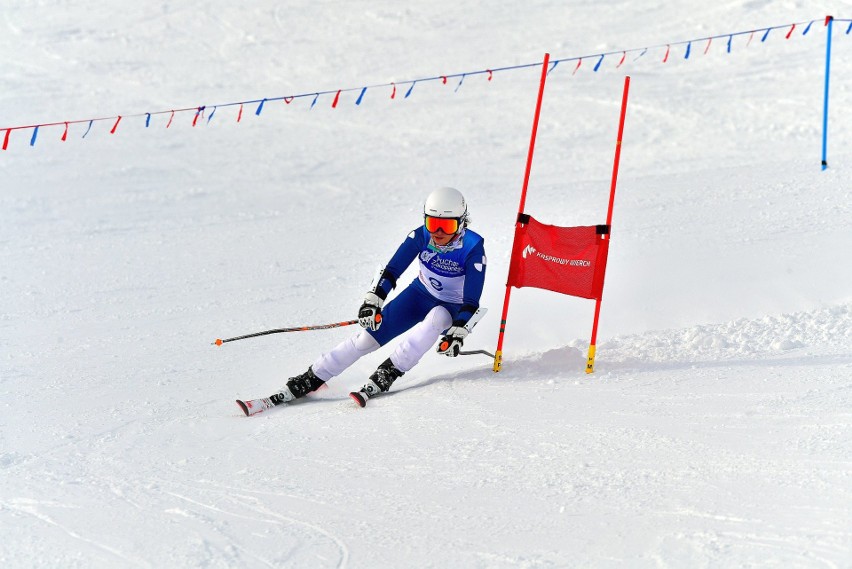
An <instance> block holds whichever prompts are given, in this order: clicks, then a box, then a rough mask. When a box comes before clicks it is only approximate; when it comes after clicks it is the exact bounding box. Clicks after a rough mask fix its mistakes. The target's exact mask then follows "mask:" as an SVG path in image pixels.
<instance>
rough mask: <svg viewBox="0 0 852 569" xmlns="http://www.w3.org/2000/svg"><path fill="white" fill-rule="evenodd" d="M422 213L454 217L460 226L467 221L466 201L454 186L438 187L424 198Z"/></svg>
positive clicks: (430, 215)
mask: <svg viewBox="0 0 852 569" xmlns="http://www.w3.org/2000/svg"><path fill="white" fill-rule="evenodd" d="M423 215H428V216H429V217H453V218H456V219H458V220H459V227H460V228H461V227H464V226H465V225H466V223H467V202H466V201H465V199H464V196H463V195H462V193H461V192H460V191H458V190H457V189H455V188H438V189H437V190H435V191H433V192H432V193H431V194H429V197H428V198H426V204H425V205H424V206H423Z"/></svg>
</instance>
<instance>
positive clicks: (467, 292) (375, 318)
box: [237, 188, 486, 415]
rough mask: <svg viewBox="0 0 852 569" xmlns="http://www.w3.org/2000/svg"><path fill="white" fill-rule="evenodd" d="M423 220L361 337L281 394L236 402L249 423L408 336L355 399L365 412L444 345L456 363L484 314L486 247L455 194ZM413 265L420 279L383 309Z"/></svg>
mask: <svg viewBox="0 0 852 569" xmlns="http://www.w3.org/2000/svg"><path fill="white" fill-rule="evenodd" d="M423 216H424V221H423V225H422V226H420V227H417V228H416V229H414V230H413V231H412V232H411V233H409V234H408V237H407V238H406V239H405V240H404V241H403V243H402V245H400V246H399V248H398V249H397V251H396V253H395V254H394V256H393V257H392V258H391V260H390V262H389V263H388V264H387V266H386V267H385V268H384V270H383V271H382V273H381V277H380V278H378V279H376V280H377V281H378V282H376V283H374V286H373V287H372V289H371V290H370V291H369V292H367V294H366V296H365V297H364V302H363V303H362V304H361V307H360V309H359V310H358V323H359V324H360V325H361V327H362V328H363V330H361V331H360V332H359V333H358V334H356V335H355V336H353V337H351V338H349V339H347V340H344V341H343V342H342V343H340V344H339V345H338V346H337V347H335V348H334V349H333V350H331V351H330V352H328V353H325V354H322V355H321V356H320V357H319V358H317V359H316V361H314V362H313V363H312V364H311V365H310V367H308V370H307V371H306V372H304V373H302V374H300V375H297V376H295V377H291V378H290V379H289V380H288V381H287V385H285V386H284V387H282V388H281V390H280V391H279V392H278V393H276V394H274V395H272V396H270V397H268V398H263V399H256V400H253V401H246V402H242V401H237V403H239V404H240V407H241V408H242V409H243V411H244V412H245V413H246V415H254V414H255V413H259V412H261V411H263V410H265V409H269V408H270V407H273V406H275V405H281V404H282V403H287V402H289V401H293V400H294V399H299V398H301V397H304V396H305V395H307V394H308V393H310V392H311V391H315V390H316V389H318V388H319V387H320V386H321V385H322V384H324V383H325V382H326V381H328V380H330V379H331V378H333V377H335V376H337V375H339V374H341V373H342V372H343V371H344V370H345V369H346V368H348V367H349V366H350V365H352V364H353V363H355V361H357V360H358V359H359V358H360V357H362V356H364V355H366V354H369V353H371V352H373V351H375V350H377V349H379V347H381V346H384V345H385V344H387V343H388V342H390V341H391V340H393V339H394V338H396V337H397V336H399V335H400V334H402V333H403V332H406V331H408V332H409V333H408V334H406V335H405V336H404V337H403V339H402V341H400V342H399V343H398V344H397V345H396V348H395V349H394V351H393V353H391V355H390V357H389V358H388V359H386V360H385V361H384V362H382V363H381V364H380V365H379V367H378V369H376V371H375V372H374V373H373V374H372V375H370V378H369V381H367V383H366V384H365V385H364V387H362V388H361V390H360V391H357V392H352V393H351V394H350V396H351V397H352V398H353V399H354V400H355V401H356V402H357V403H358V405H360V406H361V407H364V406H365V405H366V404H367V400H368V399H369V398H371V397H375V396H376V395H378V394H380V393H384V392H385V391H387V390H388V389H390V386H391V384H393V382H394V381H395V380H396V379H397V378H399V377H400V376H402V375H403V374H405V372H407V371H409V370H410V369H411V368H413V367H414V366H415V365H416V364H417V362H418V361H420V358H421V357H423V355H424V354H425V353H426V352H427V351H428V350H429V349H430V348H431V347H432V346H433V345H434V344H435V341H436V340H437V339H438V338H439V337H440V338H441V341H440V342H439V343H438V349H437V351H438V353H440V354H444V355H446V356H450V357H455V356H457V355H458V353H459V350H460V349H461V347H462V344H463V342H464V339H465V337H466V336H467V334H468V332H469V330H468V329H467V328H465V325H466V324H468V321H469V320H470V319H471V317H472V316H473V315H474V313H475V312H476V311H477V309H478V308H479V297H480V296H481V294H482V287H483V284H484V282H485V264H486V259H485V248H484V246H483V239H482V237H481V236H480V235H479V234H477V233H475V232H473V231H471V230H470V229H468V227H467V226H468V225H469V223H470V219H469V217H468V210H467V203H466V202H465V199H464V196H462V194H461V192H459V191H458V190H456V189H454V188H439V189H437V190H435V191H433V192H432V193H431V194H429V197H428V198H427V199H426V203H425V205H424V208H423ZM415 258H417V260H418V262H419V265H420V273H419V275H418V277H417V278H416V279H415V280H414V281H412V283H411V284H409V285H408V286H407V287H406V288H405V289H404V290H403V291H402V292H400V293H399V294H398V295H397V296H396V298H394V299H393V300H392V301H390V302H388V304H387V306H385V305H384V302H385V300H386V299H387V296H388V294H389V293H390V292H391V290H393V289H394V288H396V283H397V279H398V278H399V277H400V276H401V275H402V273H403V272H404V271H405V269H406V268H408V266H409V265H410V264H411V262H412V261H413V260H414V259H415Z"/></svg>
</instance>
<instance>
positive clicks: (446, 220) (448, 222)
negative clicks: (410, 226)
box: [425, 215, 459, 235]
mask: <svg viewBox="0 0 852 569" xmlns="http://www.w3.org/2000/svg"><path fill="white" fill-rule="evenodd" d="M425 223H426V231H428V232H429V233H435V232H436V231H438V230H439V229H440V230H442V231H443V232H444V233H446V234H447V235H452V234H453V233H456V232H457V231H458V230H459V220H458V219H456V218H455V217H431V216H429V215H427V216H426V222H425Z"/></svg>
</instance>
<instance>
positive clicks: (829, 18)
mask: <svg viewBox="0 0 852 569" xmlns="http://www.w3.org/2000/svg"><path fill="white" fill-rule="evenodd" d="M832 24H834V18H833V17H832V16H826V17H825V25H826V26H828V36H827V39H826V42H825V96H824V97H823V103H822V169H823V170H825V169H826V168H828V78H829V71H830V69H831V28H832V27H833V26H832Z"/></svg>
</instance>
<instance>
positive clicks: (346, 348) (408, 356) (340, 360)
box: [311, 306, 453, 381]
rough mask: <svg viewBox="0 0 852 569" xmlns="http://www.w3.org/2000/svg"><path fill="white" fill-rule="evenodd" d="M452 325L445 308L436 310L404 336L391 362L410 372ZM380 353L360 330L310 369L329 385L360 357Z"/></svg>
mask: <svg viewBox="0 0 852 569" xmlns="http://www.w3.org/2000/svg"><path fill="white" fill-rule="evenodd" d="M452 325H453V317H452V316H451V315H450V312H449V311H448V310H447V309H446V308H444V307H443V306H436V307H434V308H433V309H432V310H430V311H429V313H428V314H427V315H426V318H424V319H423V321H421V322H419V323H417V324H415V325H414V326H413V327H412V328H411V329H410V330H409V331H408V332H406V333H405V334H403V336H402V340H401V341H400V342H399V344H397V346H396V348H395V349H394V351H393V353H392V354H391V356H390V360H391V362H392V363H393V365H394V366H395V367H396V369H398V370H399V371H401V372H406V371H408V370H410V369H411V368H413V367H414V366H415V365H417V362H419V361H420V358H422V357H423V355H424V354H425V353H426V352H428V351H429V349H430V348H432V346H434V345H435V342H436V341H437V340H438V338H439V337H440V335H441V333H442V332H443V331H444V330H446V329H447V328H449V327H450V326H452ZM378 349H379V343H378V342H377V341H376V340H375V339H374V338H373V337H372V336H371V335H370V334H368V333H367V331H366V330H361V332H359V333H358V334H356V335H355V336H352V337H351V338H349V339H347V340H344V341H343V342H341V343H340V344H338V345H337V347H336V348H334V349H333V350H331V351H330V352H327V353H325V354H323V355H321V356H320V357H319V358H317V360H316V361H315V362H314V363H313V364H312V365H311V367H312V368H313V370H314V373H315V374H316V376H317V377H318V378H320V379H321V380H323V381H328V380H329V379H331V378H332V377H335V376H337V375H340V374H341V373H343V371H344V370H345V369H346V368H348V367H349V366H351V365H352V364H353V363H355V362H356V361H357V360H358V359H359V358H360V357H362V356H365V355H367V354H369V353H370V352H374V351H376V350H378Z"/></svg>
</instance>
